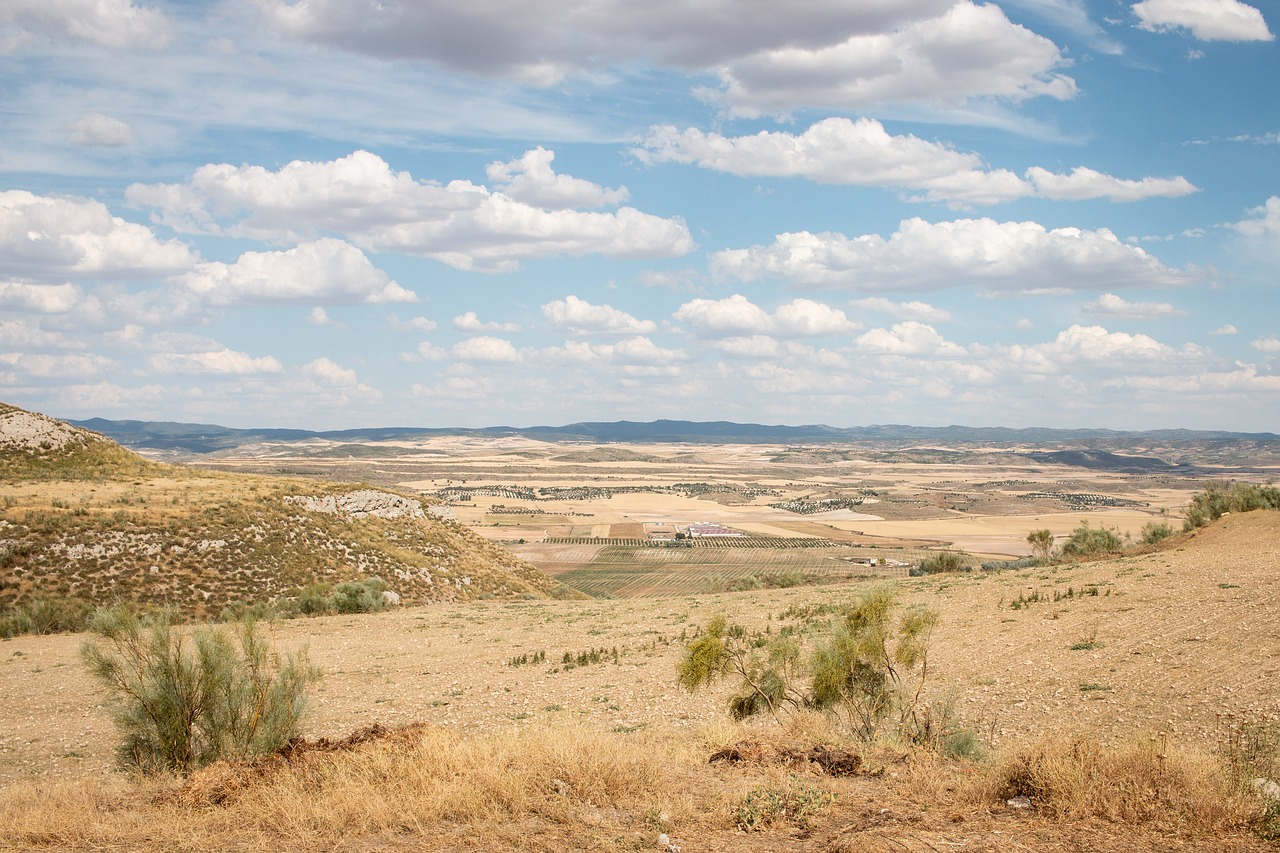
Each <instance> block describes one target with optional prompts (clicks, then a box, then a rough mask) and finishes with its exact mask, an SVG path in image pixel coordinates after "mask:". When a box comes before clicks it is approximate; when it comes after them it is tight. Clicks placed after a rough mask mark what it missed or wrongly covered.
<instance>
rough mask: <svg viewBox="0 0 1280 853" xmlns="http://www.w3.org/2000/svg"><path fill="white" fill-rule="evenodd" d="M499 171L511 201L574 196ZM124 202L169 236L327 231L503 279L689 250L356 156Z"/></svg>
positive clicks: (683, 241) (676, 240) (596, 215)
mask: <svg viewBox="0 0 1280 853" xmlns="http://www.w3.org/2000/svg"><path fill="white" fill-rule="evenodd" d="M545 153H546V154H550V153H551V152H545ZM535 160H536V158H535ZM513 162H516V161H513ZM547 162H548V164H549V162H550V161H549V160H548V161H547ZM508 166H511V164H503V167H502V168H503V169H504V170H505V171H503V172H502V174H503V175H506V176H507V177H508V178H509V179H510V180H509V183H510V184H513V185H517V187H518V190H519V192H520V194H524V195H528V196H530V197H532V196H533V195H536V194H537V193H535V190H537V191H539V192H542V193H543V194H544V195H548V196H556V197H557V198H558V199H559V201H558V202H557V203H564V202H565V201H566V200H567V199H568V198H569V197H572V196H577V197H579V198H580V197H581V196H583V195H584V190H583V188H582V186H581V185H580V184H576V183H574V182H573V179H568V180H567V183H566V184H565V185H564V186H560V185H559V184H556V185H555V186H552V187H550V188H549V187H547V186H539V184H538V182H537V180H536V179H530V180H528V181H525V182H524V183H522V184H520V183H517V182H519V181H521V180H522V179H524V178H526V177H527V176H528V174H529V172H527V171H522V172H517V171H516V169H515V167H511V168H510V169H507V168H506V167H508ZM548 169H549V166H548ZM556 177H557V178H563V177H564V176H556ZM553 183H554V182H553ZM586 183H587V182H582V184H586ZM556 186H559V189H556V188H555V187H556ZM591 186H595V185H591ZM602 192H603V191H602ZM127 196H128V198H129V200H130V201H131V202H132V203H134V204H136V205H139V206H143V207H149V208H154V209H155V211H156V212H155V214H154V218H155V219H156V221H158V222H161V223H164V224H166V225H168V226H170V227H172V228H174V229H176V230H179V231H187V232H192V233H226V234H231V235H236V236H245V237H255V238H258V239H270V240H297V239H312V238H313V237H314V236H315V235H317V234H320V233H322V232H328V233H337V234H343V235H345V236H346V237H347V238H349V239H350V240H351V241H352V242H353V243H355V244H356V245H358V246H360V247H361V248H364V249H367V250H370V251H376V252H400V253H404V254H410V255H421V256H424V257H430V258H435V259H436V260H438V261H441V262H443V263H446V264H449V265H450V266H454V267H458V268H460V269H468V270H483V271H495V272H505V271H511V270H514V269H516V268H518V266H519V262H520V261H522V260H528V259H533V258H544V257H552V256H557V255H585V254H600V255H604V256H606V257H615V258H665V257H677V256H680V255H684V254H687V253H689V252H690V251H692V250H693V248H694V244H693V240H692V238H691V237H690V236H689V231H688V228H687V227H686V226H685V224H684V223H683V222H682V221H680V220H678V219H664V218H662V217H658V216H652V215H650V214H646V213H642V212H640V211H638V210H636V209H635V208H632V207H622V208H619V209H618V210H616V211H612V212H596V211H583V210H573V209H563V208H551V209H548V208H544V207H538V206H535V205H532V204H529V203H526V202H524V201H520V200H518V199H517V198H514V197H512V196H510V195H507V194H506V193H503V192H497V191H491V190H489V189H488V188H486V187H484V186H481V185H478V184H473V183H471V182H470V181H462V180H457V181H451V182H450V183H448V184H447V185H443V186H442V185H440V184H436V183H432V182H423V181H417V180H415V179H414V178H413V176H412V175H410V174H409V173H408V172H395V171H392V169H391V167H390V166H389V165H388V164H387V163H386V161H384V160H383V159H382V158H381V157H378V156H377V155H376V154H371V153H369V152H367V151H356V152H355V153H353V154H351V155H348V156H346V157H341V158H338V159H337V160H331V161H327V162H319V163H314V162H303V161H297V160H295V161H293V162H291V163H288V164H286V165H285V166H283V167H281V168H280V169H279V171H276V172H272V171H269V170H267V169H264V168H262V167H260V166H232V165H230V164H226V163H222V164H209V165H206V166H201V167H200V168H199V169H197V170H196V171H195V173H194V174H193V175H192V177H191V180H190V181H189V182H188V183H186V184H150V185H146V184H134V185H132V186H130V187H129V188H128V190H127Z"/></svg>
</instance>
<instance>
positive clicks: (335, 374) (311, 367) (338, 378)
mask: <svg viewBox="0 0 1280 853" xmlns="http://www.w3.org/2000/svg"><path fill="white" fill-rule="evenodd" d="M302 375H303V376H305V377H306V378H308V379H311V380H313V381H315V382H318V383H320V384H322V385H330V386H333V387H335V388H346V387H352V388H355V387H365V388H367V386H361V384H360V381H359V380H358V379H356V372H355V371H354V370H352V369H350V368H348V367H343V366H342V365H340V364H338V363H337V362H335V361H333V360H332V359H330V358H317V359H316V360H315V361H310V362H307V363H306V364H304V365H302Z"/></svg>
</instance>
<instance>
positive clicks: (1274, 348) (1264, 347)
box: [1249, 335, 1280, 353]
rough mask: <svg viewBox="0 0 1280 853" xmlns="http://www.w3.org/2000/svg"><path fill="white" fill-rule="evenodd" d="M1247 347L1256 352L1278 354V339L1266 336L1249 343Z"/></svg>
mask: <svg viewBox="0 0 1280 853" xmlns="http://www.w3.org/2000/svg"><path fill="white" fill-rule="evenodd" d="M1249 346H1251V347H1253V348H1254V349H1256V350H1257V351H1258V352H1266V353H1272V352H1280V338H1277V337H1276V336H1275V335H1268V336H1267V337H1265V338H1258V339H1257V340H1255V341H1250V342H1249Z"/></svg>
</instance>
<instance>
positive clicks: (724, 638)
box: [678, 589, 938, 741]
mask: <svg viewBox="0 0 1280 853" xmlns="http://www.w3.org/2000/svg"><path fill="white" fill-rule="evenodd" d="M896 607H897V602H896V599H895V596H894V594H893V592H892V591H891V590H887V589H880V590H875V591H872V592H870V593H868V594H867V595H865V596H863V597H862V598H860V599H858V600H856V601H855V602H853V603H852V604H849V605H845V606H844V607H841V608H838V609H837V610H836V615H837V620H836V622H835V623H834V624H833V625H832V626H831V627H830V629H829V630H828V631H827V633H826V635H825V636H824V637H821V638H820V639H819V641H818V644H817V646H816V648H815V649H814V650H813V653H812V656H811V660H810V661H809V663H808V665H807V666H806V665H805V664H804V662H803V649H802V647H801V644H800V641H799V640H798V639H797V637H796V636H795V634H793V633H790V632H780V633H778V634H776V635H775V634H756V635H755V636H748V635H747V633H746V631H745V630H744V629H743V628H741V627H740V626H736V625H729V624H728V623H727V622H726V621H725V619H724V617H723V616H716V617H714V618H713V619H712V620H711V621H710V622H709V623H707V626H706V627H705V628H703V630H702V631H701V633H700V634H699V636H698V637H697V638H696V639H694V640H693V642H691V643H689V644H688V645H687V646H686V647H685V653H684V658H683V660H682V661H681V663H680V667H679V670H678V678H679V682H680V684H681V685H682V686H683V687H685V688H686V689H689V690H696V689H697V688H699V687H701V686H702V685H704V684H708V683H710V682H712V681H715V680H716V679H718V678H721V677H724V676H726V675H729V674H735V675H737V677H738V680H739V685H740V689H739V692H738V693H737V695H735V696H734V697H733V698H732V699H731V700H730V705H729V711H730V714H731V715H732V716H733V717H734V718H735V719H743V718H746V717H749V716H752V715H754V714H759V713H763V712H768V713H769V714H771V715H772V716H773V717H774V718H775V719H779V720H780V719H781V715H782V714H783V713H785V712H790V711H796V710H799V709H801V708H810V707H814V708H819V709H822V710H824V711H827V712H828V713H830V714H831V715H832V716H833V717H835V718H836V719H837V720H839V721H840V722H842V723H843V724H844V725H845V726H847V728H848V729H849V730H850V731H851V732H852V733H853V734H854V735H855V736H857V737H859V738H862V739H864V740H868V741H870V740H874V739H875V738H876V737H877V736H879V735H880V734H881V733H882V732H883V730H884V727H885V725H886V724H892V726H893V727H894V728H895V729H896V733H897V734H898V735H899V736H903V737H906V738H908V739H910V740H918V739H919V738H918V737H917V735H920V734H922V733H927V732H928V731H930V724H929V720H928V714H927V710H926V709H925V706H924V705H923V703H922V700H921V693H922V689H923V686H924V680H925V675H926V673H927V671H928V665H927V659H928V646H929V636H930V634H931V633H932V631H933V628H934V626H936V625H937V621H938V615H937V613H936V612H934V611H932V610H928V609H926V608H923V607H912V608H909V609H907V610H906V611H905V612H904V613H903V614H902V615H901V616H900V617H898V618H897V619H896V621H895V619H894V610H895V609H896ZM932 731H934V732H936V731H938V730H937V728H936V727H934V728H933V729H932Z"/></svg>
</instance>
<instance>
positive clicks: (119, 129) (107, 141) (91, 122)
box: [67, 113, 133, 148]
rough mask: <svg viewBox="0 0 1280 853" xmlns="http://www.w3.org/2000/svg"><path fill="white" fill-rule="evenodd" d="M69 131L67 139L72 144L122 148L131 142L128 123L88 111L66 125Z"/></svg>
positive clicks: (131, 133)
mask: <svg viewBox="0 0 1280 853" xmlns="http://www.w3.org/2000/svg"><path fill="white" fill-rule="evenodd" d="M67 130H68V131H70V133H69V134H68V136H67V141H68V142H70V143H71V144H72V145H86V146H92V147H98V148H123V147H124V146H126V145H132V144H133V132H132V131H131V130H130V129H129V125H127V124H125V123H124V122H122V121H121V120H120V119H118V118H112V117H111V116H106V115H103V114H102V113H89V114H88V115H84V116H81V117H80V118H78V119H76V120H75V121H73V122H71V123H70V124H68V125H67Z"/></svg>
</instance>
